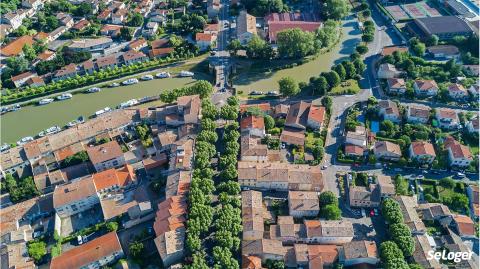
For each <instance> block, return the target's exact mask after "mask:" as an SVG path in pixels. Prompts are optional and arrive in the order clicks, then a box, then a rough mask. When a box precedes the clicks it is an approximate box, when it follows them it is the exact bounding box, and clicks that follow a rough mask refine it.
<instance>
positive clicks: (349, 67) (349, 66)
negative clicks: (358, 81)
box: [342, 61, 357, 79]
mask: <svg viewBox="0 0 480 269" xmlns="http://www.w3.org/2000/svg"><path fill="white" fill-rule="evenodd" d="M342 65H343V67H344V68H345V74H346V78H347V79H351V78H354V77H355V75H356V74H357V70H356V69H355V65H353V63H352V62H351V61H343V62H342Z"/></svg>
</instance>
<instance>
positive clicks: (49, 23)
mask: <svg viewBox="0 0 480 269" xmlns="http://www.w3.org/2000/svg"><path fill="white" fill-rule="evenodd" d="M45 22H46V25H45V30H46V31H47V32H50V31H53V30H55V29H57V28H58V26H59V23H58V19H57V17H55V16H48V17H46V18H45Z"/></svg>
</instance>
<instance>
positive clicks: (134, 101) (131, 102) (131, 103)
mask: <svg viewBox="0 0 480 269" xmlns="http://www.w3.org/2000/svg"><path fill="white" fill-rule="evenodd" d="M134 105H138V100H137V99H130V100H128V101H126V102H123V103H121V104H120V108H127V107H131V106H134Z"/></svg>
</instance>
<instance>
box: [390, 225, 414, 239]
mask: <svg viewBox="0 0 480 269" xmlns="http://www.w3.org/2000/svg"><path fill="white" fill-rule="evenodd" d="M389 232H390V237H392V238H397V237H401V236H412V232H411V231H410V228H408V226H407V225H406V224H405V223H396V224H392V225H390V228H389Z"/></svg>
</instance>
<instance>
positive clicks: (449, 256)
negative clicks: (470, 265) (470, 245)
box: [427, 249, 473, 263]
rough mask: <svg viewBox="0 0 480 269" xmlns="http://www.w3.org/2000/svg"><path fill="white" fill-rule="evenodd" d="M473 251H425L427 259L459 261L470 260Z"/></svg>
mask: <svg viewBox="0 0 480 269" xmlns="http://www.w3.org/2000/svg"><path fill="white" fill-rule="evenodd" d="M472 254H473V252H471V251H468V252H448V253H447V251H446V250H445V249H444V250H443V251H442V252H435V251H434V250H430V251H429V252H427V260H433V259H435V260H437V261H439V260H440V259H442V260H448V261H453V262H456V263H458V262H461V261H462V260H464V261H465V260H471V259H472Z"/></svg>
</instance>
